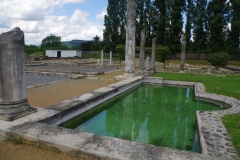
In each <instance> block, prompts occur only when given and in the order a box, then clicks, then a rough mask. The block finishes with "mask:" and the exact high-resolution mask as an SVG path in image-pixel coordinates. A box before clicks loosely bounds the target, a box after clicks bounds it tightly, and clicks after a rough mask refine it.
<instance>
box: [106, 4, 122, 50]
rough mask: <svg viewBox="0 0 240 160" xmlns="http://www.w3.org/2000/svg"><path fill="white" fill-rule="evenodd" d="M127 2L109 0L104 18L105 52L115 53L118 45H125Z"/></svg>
mask: <svg viewBox="0 0 240 160" xmlns="http://www.w3.org/2000/svg"><path fill="white" fill-rule="evenodd" d="M125 19H126V0H120V1H115V0H108V7H107V15H106V16H105V17H104V26H105V29H104V31H103V42H104V50H105V51H110V50H111V51H115V48H116V46H117V44H123V43H125V40H124V39H125V35H124V34H125Z"/></svg>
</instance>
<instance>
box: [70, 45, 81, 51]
mask: <svg viewBox="0 0 240 160" xmlns="http://www.w3.org/2000/svg"><path fill="white" fill-rule="evenodd" d="M72 49H73V50H81V49H82V47H81V45H77V46H72Z"/></svg>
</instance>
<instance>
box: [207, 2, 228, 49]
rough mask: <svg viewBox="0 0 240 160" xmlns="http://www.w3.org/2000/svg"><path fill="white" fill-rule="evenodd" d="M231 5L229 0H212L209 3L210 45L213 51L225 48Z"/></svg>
mask: <svg viewBox="0 0 240 160" xmlns="http://www.w3.org/2000/svg"><path fill="white" fill-rule="evenodd" d="M229 9H230V5H229V2H228V1H227V0H212V1H210V2H209V3H208V9H207V10H208V25H209V37H208V38H209V47H210V49H211V51H212V52H217V51H220V50H223V49H224V43H225V41H226V36H227V25H228V22H229Z"/></svg>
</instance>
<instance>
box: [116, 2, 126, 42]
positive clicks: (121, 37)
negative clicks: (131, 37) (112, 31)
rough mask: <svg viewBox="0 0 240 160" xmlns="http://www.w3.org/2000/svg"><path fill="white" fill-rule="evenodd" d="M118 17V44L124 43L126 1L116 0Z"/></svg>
mask: <svg viewBox="0 0 240 160" xmlns="http://www.w3.org/2000/svg"><path fill="white" fill-rule="evenodd" d="M118 3H119V5H118V6H119V8H118V13H119V14H118V17H119V40H118V44H125V43H126V29H125V25H126V16H127V15H126V12H127V0H118Z"/></svg>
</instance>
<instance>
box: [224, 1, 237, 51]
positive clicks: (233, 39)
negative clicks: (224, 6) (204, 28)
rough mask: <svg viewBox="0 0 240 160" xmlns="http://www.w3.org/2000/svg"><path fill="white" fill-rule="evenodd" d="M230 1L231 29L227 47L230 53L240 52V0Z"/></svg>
mask: <svg viewBox="0 0 240 160" xmlns="http://www.w3.org/2000/svg"><path fill="white" fill-rule="evenodd" d="M230 3H231V6H230V9H231V11H230V14H231V21H230V22H231V31H230V33H229V37H228V40H227V43H226V45H225V48H226V50H227V51H228V52H229V53H240V50H239V45H240V41H239V37H240V9H239V8H240V0H230Z"/></svg>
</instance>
